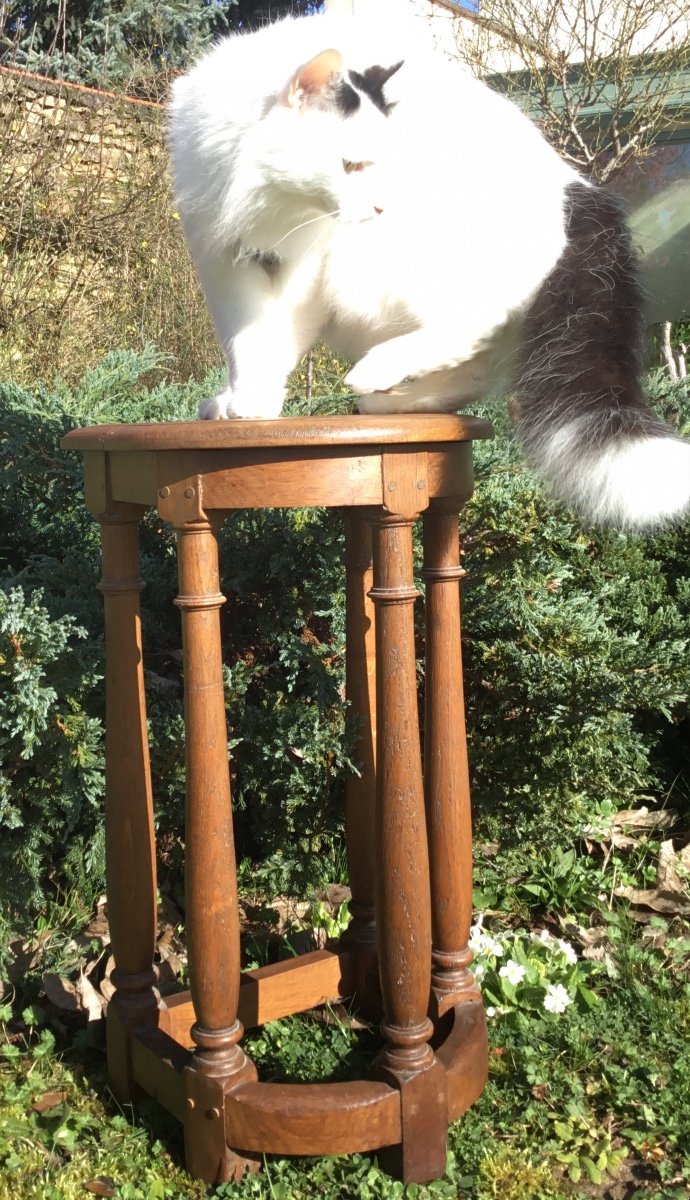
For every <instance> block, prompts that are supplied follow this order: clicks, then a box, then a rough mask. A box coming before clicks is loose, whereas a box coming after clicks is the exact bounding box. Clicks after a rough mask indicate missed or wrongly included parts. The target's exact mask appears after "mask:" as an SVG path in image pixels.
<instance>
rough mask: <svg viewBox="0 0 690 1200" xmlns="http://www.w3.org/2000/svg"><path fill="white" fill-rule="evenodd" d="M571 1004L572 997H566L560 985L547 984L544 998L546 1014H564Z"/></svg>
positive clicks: (565, 992)
mask: <svg viewBox="0 0 690 1200" xmlns="http://www.w3.org/2000/svg"><path fill="white" fill-rule="evenodd" d="M572 1002H573V1000H572V996H569V995H568V993H567V991H566V990H565V988H564V987H563V984H562V983H555V984H554V983H550V984H549V986H548V987H547V989H546V995H545V996H544V1008H545V1009H546V1011H547V1012H551V1013H562V1012H565V1010H566V1008H567V1007H568V1005H569V1004H572Z"/></svg>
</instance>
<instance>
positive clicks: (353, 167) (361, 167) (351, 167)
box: [343, 158, 366, 175]
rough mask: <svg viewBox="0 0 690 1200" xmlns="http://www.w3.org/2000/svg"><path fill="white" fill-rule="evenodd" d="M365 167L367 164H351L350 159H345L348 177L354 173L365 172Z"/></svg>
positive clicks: (344, 164) (344, 163)
mask: <svg viewBox="0 0 690 1200" xmlns="http://www.w3.org/2000/svg"><path fill="white" fill-rule="evenodd" d="M365 166H366V163H363V162H350V159H349V158H344V159H343V170H344V172H345V174H346V175H351V174H352V172H353V171H363V170H364V168H365Z"/></svg>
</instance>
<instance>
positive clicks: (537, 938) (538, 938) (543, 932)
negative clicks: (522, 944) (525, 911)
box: [529, 929, 553, 946]
mask: <svg viewBox="0 0 690 1200" xmlns="http://www.w3.org/2000/svg"><path fill="white" fill-rule="evenodd" d="M529 936H530V941H532V942H541V944H542V946H549V945H550V944H551V942H552V941H553V937H552V936H551V934H550V933H549V931H548V929H540V930H539V933H535V932H534V931H532V933H530V935H529Z"/></svg>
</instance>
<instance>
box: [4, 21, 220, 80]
mask: <svg viewBox="0 0 690 1200" xmlns="http://www.w3.org/2000/svg"><path fill="white" fill-rule="evenodd" d="M5 10H6V11H5V13H4V14H3V15H4V30H5V37H4V38H3V39H2V41H3V42H4V43H5V48H6V52H8V51H11V52H12V55H13V58H14V61H16V63H17V64H18V65H21V66H26V67H27V68H28V69H29V70H34V71H39V72H40V73H41V74H44V75H53V76H55V77H57V78H59V79H68V80H72V81H76V82H79V83H87V84H90V85H92V86H95V87H110V88H113V87H115V88H117V89H119V90H127V91H129V92H130V94H136V93H137V92H143V93H145V94H149V93H150V92H151V91H152V89H153V90H154V91H155V81H156V77H157V76H162V75H164V73H165V72H166V71H169V70H171V69H172V70H175V69H179V68H182V67H184V66H185V65H186V64H187V63H189V62H190V61H191V60H192V59H193V58H194V57H195V56H196V55H198V54H199V53H200V51H201V50H203V48H204V47H205V46H206V45H208V44H209V42H210V41H211V40H212V38H213V36H214V35H215V34H216V33H219V32H222V30H223V29H224V28H225V26H226V20H225V11H224V9H223V7H222V6H221V5H216V4H211V3H207V2H206V0H202V2H201V3H200V2H199V0H153V2H151V0H98V2H97V3H95V4H94V3H92V2H91V0H70V2H69V4H64V3H60V2H58V0H30V3H26V4H25V3H10V4H9V5H7V6H5ZM0 32H2V31H1V30H0ZM2 48H3V47H2V43H1V42H0V49H2Z"/></svg>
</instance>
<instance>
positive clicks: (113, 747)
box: [98, 505, 158, 1102]
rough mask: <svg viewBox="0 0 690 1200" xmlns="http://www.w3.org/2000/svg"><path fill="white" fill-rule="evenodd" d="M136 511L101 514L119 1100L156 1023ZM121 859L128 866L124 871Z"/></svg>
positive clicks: (112, 1036)
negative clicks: (140, 1038)
mask: <svg viewBox="0 0 690 1200" xmlns="http://www.w3.org/2000/svg"><path fill="white" fill-rule="evenodd" d="M141 516H142V512H141V510H139V509H131V508H125V507H122V506H119V507H118V506H116V505H114V506H112V507H111V509H110V510H109V511H106V512H102V513H101V514H100V523H101V541H102V550H103V576H102V579H101V582H100V583H99V585H98V588H99V590H100V591H101V592H102V593H103V599H104V608H105V635H106V641H107V644H108V645H109V646H110V647H117V653H116V654H113V653H111V654H109V655H108V658H107V664H106V684H105V687H106V739H105V757H106V788H105V844H106V886H107V893H108V922H109V926H110V937H111V944H112V950H113V954H114V956H115V962H116V967H115V970H114V971H113V974H112V982H113V983H114V985H115V989H116V990H115V994H114V996H113V999H112V1001H111V1004H110V1006H109V1013H108V1025H107V1031H108V1032H107V1036H108V1047H109V1055H108V1062H109V1082H110V1086H111V1088H112V1090H113V1093H114V1095H115V1096H116V1097H117V1099H118V1100H119V1101H120V1102H126V1101H129V1100H132V1099H134V1097H135V1095H136V1090H135V1088H134V1084H133V1079H132V1074H131V1063H130V1061H129V1055H128V1054H127V1053H126V1047H127V1030H128V1029H132V1028H133V1027H135V1026H137V1025H143V1024H155V1022H156V1020H157V1012H158V994H157V992H156V980H157V976H156V971H155V969H154V966H153V953H154V946H155V934H156V858H155V835H154V829H153V802H152V796H151V769H150V765H149V748H148V734H147V728H146V702H145V698H144V668H143V662H142V648H141V618H140V614H139V593H140V591H141V589H142V587H143V583H142V580H141V578H140V576H139V528H138V522H139V520H140V519H141ZM123 864H127V866H126V870H124V869H123Z"/></svg>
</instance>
